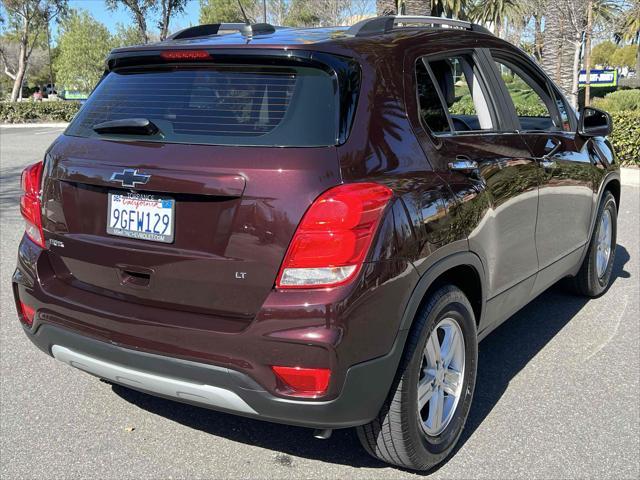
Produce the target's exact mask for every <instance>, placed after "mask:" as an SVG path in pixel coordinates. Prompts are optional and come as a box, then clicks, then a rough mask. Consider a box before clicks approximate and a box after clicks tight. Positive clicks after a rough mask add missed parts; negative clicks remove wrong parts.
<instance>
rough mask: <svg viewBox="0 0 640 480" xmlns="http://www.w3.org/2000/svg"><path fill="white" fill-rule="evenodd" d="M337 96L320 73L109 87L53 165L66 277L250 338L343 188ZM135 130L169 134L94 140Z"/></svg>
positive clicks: (158, 79) (51, 203) (233, 74)
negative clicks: (126, 126) (319, 201)
mask: <svg viewBox="0 0 640 480" xmlns="http://www.w3.org/2000/svg"><path fill="white" fill-rule="evenodd" d="M334 87H335V82H334V79H333V78H332V77H331V75H330V74H328V73H325V72H323V71H321V70H319V69H314V68H307V67H295V68H293V67H286V68H280V67H275V66H269V67H267V66H260V65H244V66H242V65H241V66H238V65H232V66H227V65H216V66H206V67H205V66H193V65H187V66H181V65H171V66H170V67H162V68H160V67H158V68H155V67H154V68H150V67H146V68H144V69H138V68H129V69H124V70H119V71H115V72H111V73H109V74H108V76H107V77H106V78H105V79H104V80H103V81H102V82H101V84H100V85H99V86H98V88H97V89H96V91H95V92H94V93H93V94H92V95H91V98H90V99H89V101H88V102H87V104H86V105H85V106H84V107H83V109H82V110H81V112H80V113H79V114H78V116H77V117H76V119H75V120H74V121H73V123H72V124H71V125H70V127H69V128H68V129H67V131H66V133H65V135H64V136H63V137H62V138H61V139H60V140H59V141H58V142H57V143H56V144H55V145H54V147H53V148H52V150H51V151H50V153H49V158H48V159H47V162H46V168H47V176H46V180H45V185H44V192H43V200H44V219H43V226H44V230H45V237H46V238H47V240H48V241H49V244H50V246H51V247H50V248H51V252H52V254H51V255H50V258H51V263H52V267H53V268H54V270H55V272H56V276H57V277H58V278H62V279H65V280H66V281H67V282H69V283H71V284H72V285H73V286H75V287H77V288H82V289H86V290H90V291H93V292H97V293H100V294H103V295H107V296H111V297H114V298H118V299H123V300H127V301H129V302H135V303H140V304H146V305H150V306H157V307H161V308H165V309H166V308H169V309H175V310H178V311H180V310H183V311H191V312H197V313H203V314H208V315H211V316H212V318H213V319H217V320H216V321H215V322H212V324H211V328H214V329H215V328H218V329H220V330H223V331H238V330H240V329H242V328H243V327H244V326H245V325H246V324H247V322H249V321H250V320H251V319H252V318H253V317H254V315H255V313H256V312H257V310H258V309H259V308H260V306H261V305H262V303H263V302H264V300H265V298H266V296H267V295H268V293H269V292H270V290H271V289H272V287H273V284H274V280H275V277H276V275H277V272H278V268H279V266H280V263H281V261H282V258H283V257H284V254H285V251H286V248H287V246H288V243H289V241H290V239H291V236H292V235H293V232H294V230H295V228H296V226H297V224H298V222H299V221H300V219H301V217H302V215H303V214H304V212H305V210H306V209H307V207H308V206H309V205H310V204H311V202H312V201H313V200H314V199H315V198H316V197H317V196H318V195H319V194H320V193H322V192H323V191H324V190H326V189H328V188H330V187H331V186H334V185H337V184H338V183H340V174H339V166H338V162H337V158H336V152H335V150H336V149H335V146H334V145H335V143H336V132H337V122H338V117H337V107H336V96H337V95H336V92H335V89H334ZM131 118H144V119H146V120H149V121H151V122H152V123H153V124H154V125H156V126H157V128H158V132H157V133H155V134H150V135H143V134H140V133H139V132H133V133H127V132H120V133H108V134H100V133H97V132H96V131H94V130H93V128H92V127H93V126H94V125H96V124H99V123H102V122H105V121H113V120H127V119H131ZM140 205H143V206H144V208H143V209H142V210H140V208H138V207H139V206H140ZM156 214H157V215H158V216H156ZM158 218H159V220H158ZM150 220H151V223H149V221H150ZM149 231H151V234H148V233H149ZM140 232H142V233H140ZM145 232H146V233H145ZM122 313H123V314H126V312H122Z"/></svg>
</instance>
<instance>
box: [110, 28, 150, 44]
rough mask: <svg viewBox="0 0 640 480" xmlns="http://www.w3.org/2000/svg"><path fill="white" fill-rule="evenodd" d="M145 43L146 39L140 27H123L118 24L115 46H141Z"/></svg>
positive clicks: (114, 37)
mask: <svg viewBox="0 0 640 480" xmlns="http://www.w3.org/2000/svg"><path fill="white" fill-rule="evenodd" d="M143 43H144V38H143V37H142V35H141V34H140V30H139V29H138V27H136V26H133V25H123V24H122V23H118V24H117V25H116V33H115V35H114V36H113V46H114V48H116V47H127V46H129V45H141V44H143Z"/></svg>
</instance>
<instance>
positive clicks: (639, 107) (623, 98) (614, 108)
mask: <svg viewBox="0 0 640 480" xmlns="http://www.w3.org/2000/svg"><path fill="white" fill-rule="evenodd" d="M591 103H592V105H593V106H594V107H596V108H601V109H602V110H606V111H607V112H609V113H612V112H621V111H628V110H635V111H640V90H638V89H635V90H617V91H615V92H611V93H608V94H607V95H605V96H604V98H594V99H593V102H591Z"/></svg>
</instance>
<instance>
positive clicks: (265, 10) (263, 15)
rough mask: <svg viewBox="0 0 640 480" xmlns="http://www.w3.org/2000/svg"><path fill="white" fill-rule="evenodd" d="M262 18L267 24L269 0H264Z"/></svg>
mask: <svg viewBox="0 0 640 480" xmlns="http://www.w3.org/2000/svg"><path fill="white" fill-rule="evenodd" d="M262 18H263V22H264V23H267V0H262Z"/></svg>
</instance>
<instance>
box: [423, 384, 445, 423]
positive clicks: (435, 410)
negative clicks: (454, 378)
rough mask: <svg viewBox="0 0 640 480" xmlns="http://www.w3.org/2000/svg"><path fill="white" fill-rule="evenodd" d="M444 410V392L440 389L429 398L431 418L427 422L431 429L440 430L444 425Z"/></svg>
mask: <svg viewBox="0 0 640 480" xmlns="http://www.w3.org/2000/svg"><path fill="white" fill-rule="evenodd" d="M443 411H444V394H443V393H442V390H440V389H438V390H437V391H436V392H435V393H434V395H432V396H431V399H430V400H429V418H428V419H427V424H428V426H429V428H431V430H434V431H438V430H439V429H440V425H442V414H443Z"/></svg>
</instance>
